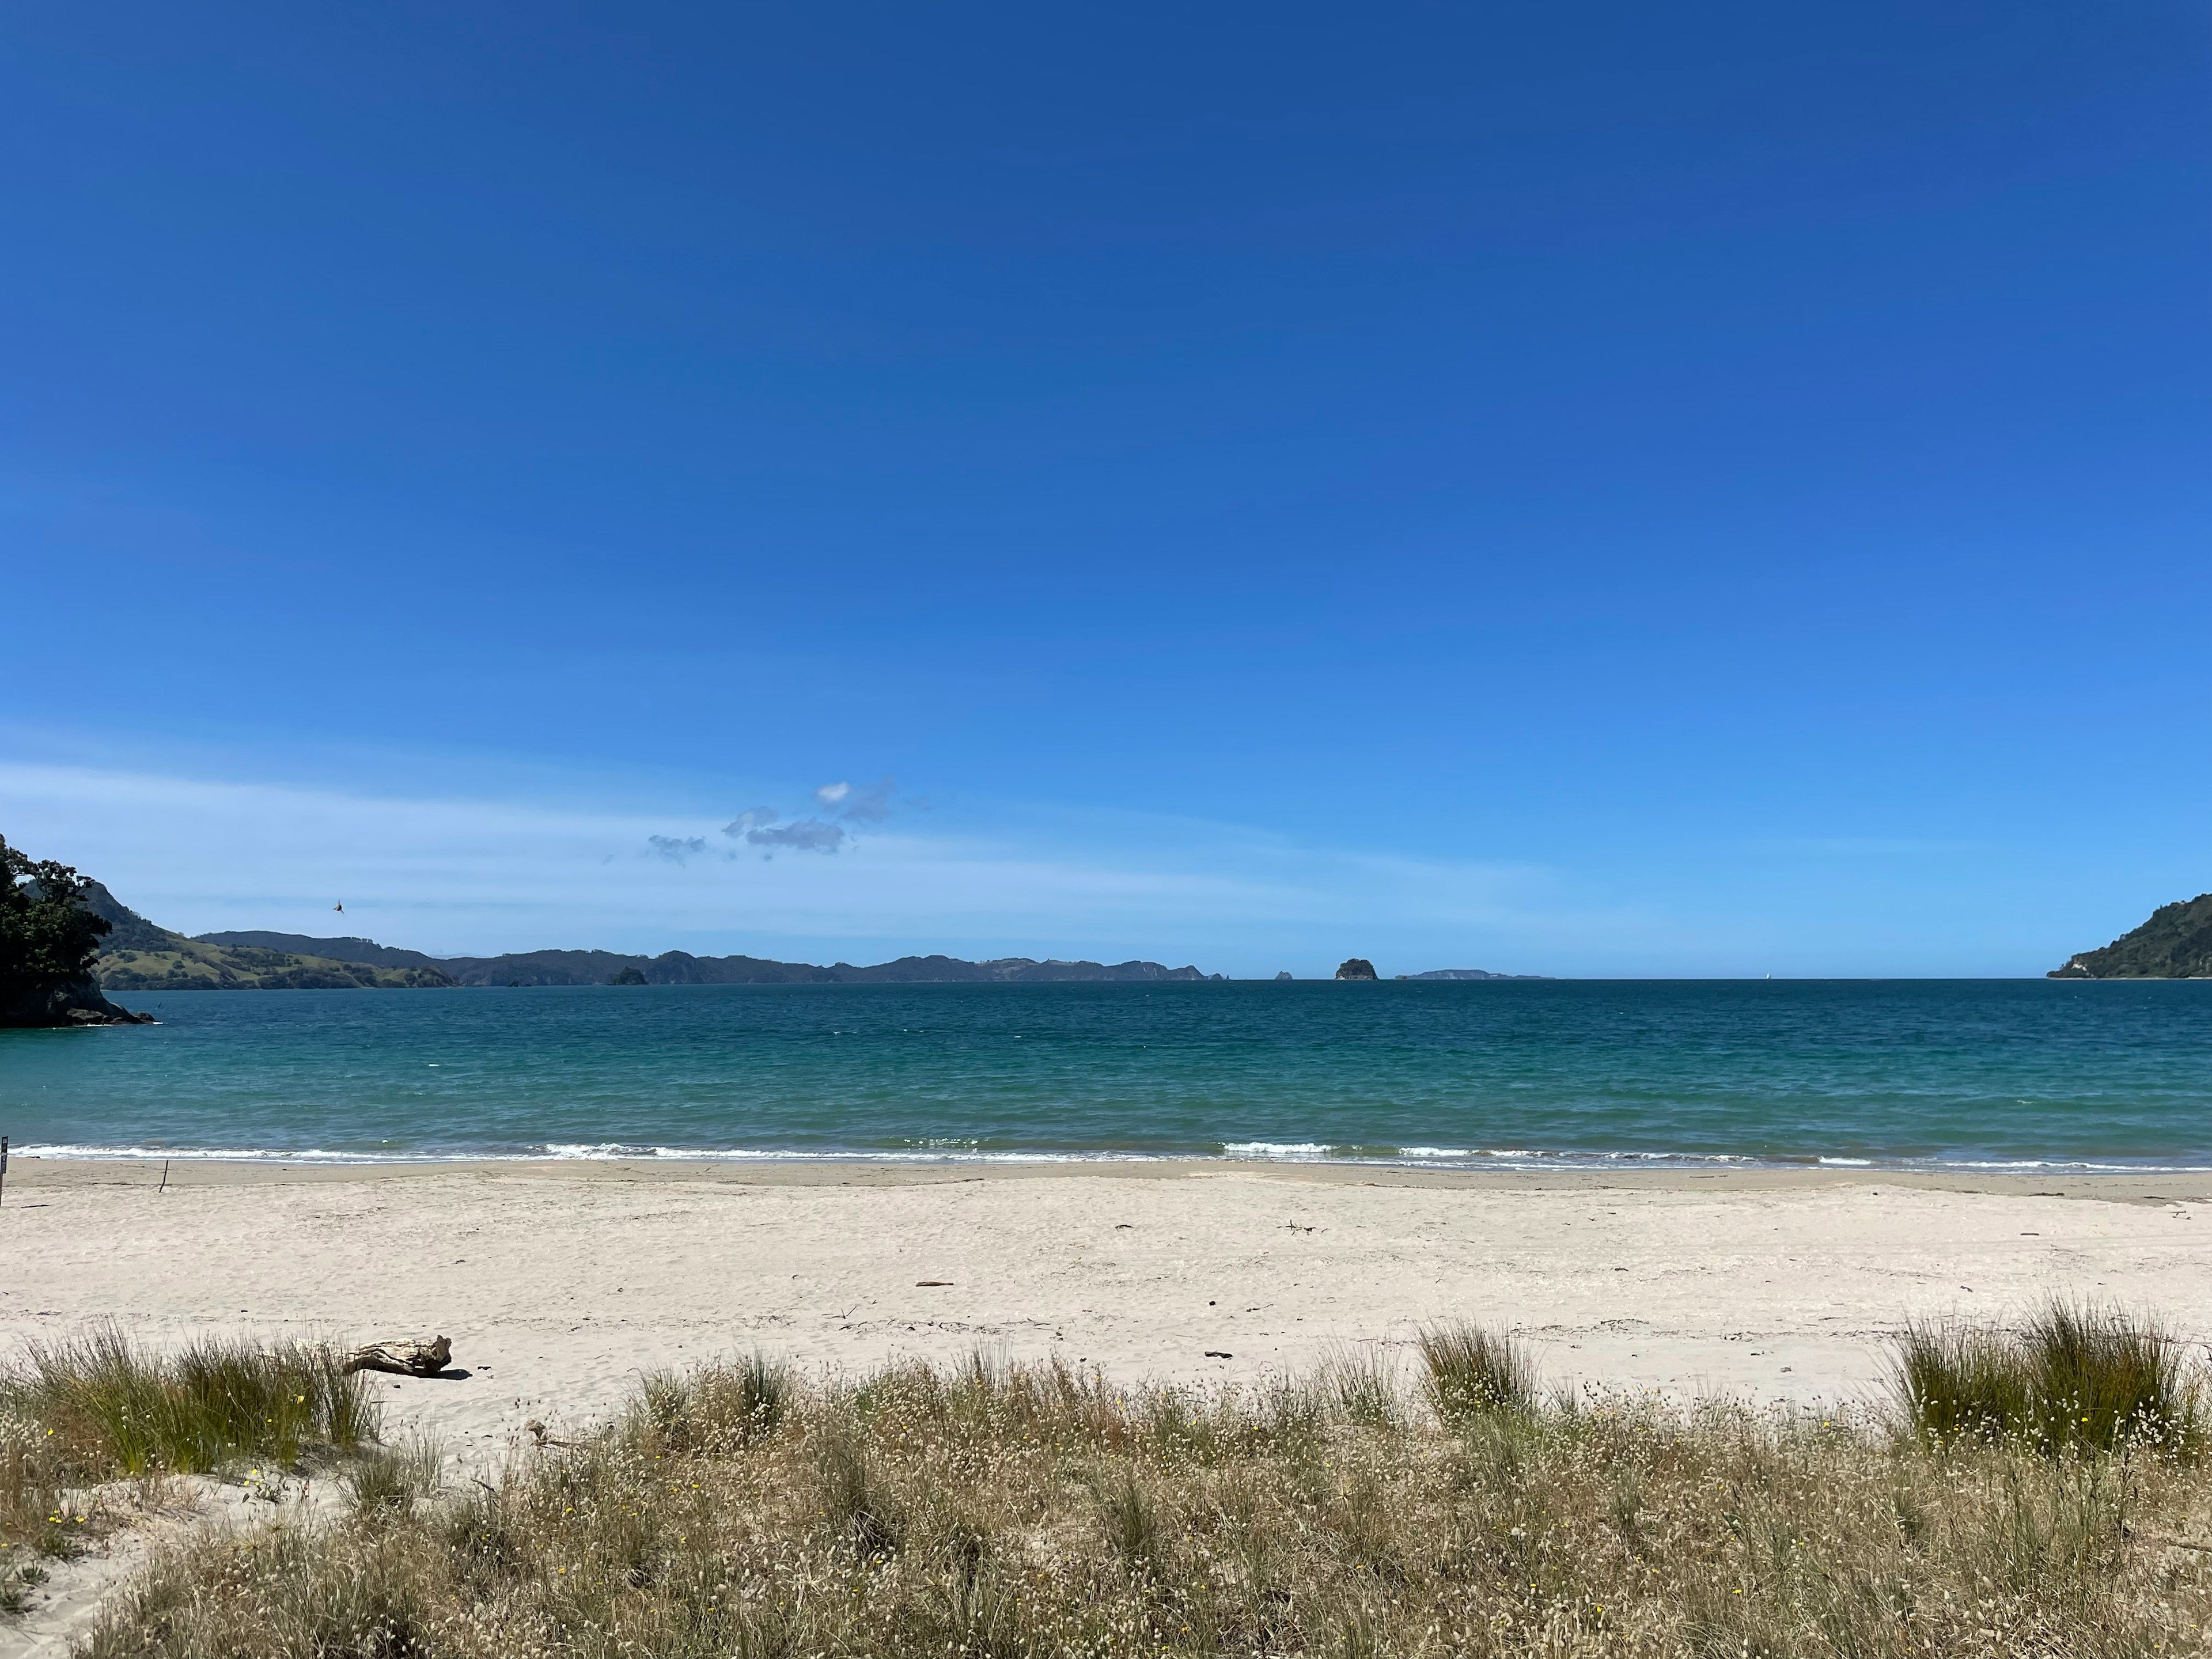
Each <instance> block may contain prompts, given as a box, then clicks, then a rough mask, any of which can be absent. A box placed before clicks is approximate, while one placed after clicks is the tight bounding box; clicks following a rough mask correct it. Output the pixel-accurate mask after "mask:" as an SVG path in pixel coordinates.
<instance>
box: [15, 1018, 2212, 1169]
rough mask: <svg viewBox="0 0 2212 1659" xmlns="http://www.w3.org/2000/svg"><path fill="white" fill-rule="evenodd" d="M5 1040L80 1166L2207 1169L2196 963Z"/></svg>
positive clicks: (18, 1128)
mask: <svg viewBox="0 0 2212 1659" xmlns="http://www.w3.org/2000/svg"><path fill="white" fill-rule="evenodd" d="M130 1000H131V1003H132V1005H133V1006H143V1007H145V1008H148V1009H150V1010H151V1011H152V1012H155V1014H157V1015H158V1016H159V1017H160V1018H161V1024H158V1025H153V1026H139V1027H128V1028H118V1029H113V1030H81V1031H80V1030H72V1031H52V1032H43V1031H7V1032H0V1133H6V1134H8V1135H9V1136H11V1137H12V1138H13V1139H14V1141H15V1145H16V1146H18V1147H21V1148H24V1149H26V1150H49V1151H51V1150H58V1149H70V1150H73V1151H75V1152H78V1153H80V1154H93V1153H97V1152H143V1153H152V1154H155V1155H157V1156H159V1155H163V1154H190V1153H196V1152H197V1153H205V1152H230V1153H238V1152H253V1153H259V1154H265V1155H270V1156H283V1157H287V1158H304V1157H310V1156H321V1157H359V1158H403V1157H423V1156H430V1157H444V1156H457V1155H476V1156H483V1155H495V1156H544V1155H545V1154H547V1153H548V1152H555V1153H558V1154H561V1155H564V1156H617V1155H624V1156H642V1155H657V1156H666V1157H680V1156H693V1157H708V1156H721V1157H737V1156H744V1155H753V1156H782V1157H789V1156H805V1155H810V1154H811V1155H828V1154H847V1155H850V1154H856V1153H857V1154H863V1155H868V1156H875V1157H889V1158H937V1157H969V1158H975V1157H994V1156H999V1157H1097V1156H1121V1157H1145V1156H1186V1157H1187V1156H1200V1157H1247V1158H1317V1157H1336V1158H1387V1159H1405V1160H1409V1161H1417V1162H1421V1163H1425V1164H1483V1165H1496V1164H1528V1163H1542V1164H1550V1163H1570V1162H1589V1163H1601V1162H1610V1161H1613V1160H1618V1159H1625V1158H1632V1159H1719V1158H1745V1159H1759V1160H1801V1161H1811V1160H1818V1159H1823V1158H1826V1159H1838V1160H1850V1159H1858V1160H1866V1161H1869V1162H1872V1163H1877V1164H1889V1163H1897V1164H1906V1163H1919V1162H1927V1161H1938V1162H1954V1163H1962V1164H1984V1165H1989V1164H2023V1165H2025V1164H2063V1165H2077V1166H2081V1165H2088V1166H2095V1165H2124V1166H2139V1165H2149V1166H2168V1167H2170V1166H2176V1165H2184V1166H2212V983H2208V982H2184V983H2174V982H2159V983H2141V982H2137V983H2109V982H2108V983H2084V982H2080V981H2074V982H2063V981H2062V982H2051V981H2010V980H2008V981H1788V982H1780V981H1753V982H1737V981H1719V982H1716V981H1656V982H1655V981H1612V982H1600V981H1515V982H1504V983H1488V984H1481V983H1474V984H1470V983H1456V984H1454V983H1427V984H1409V983H1391V982H1386V983H1383V984H1379V985H1336V984H1329V983H1319V982H1311V981H1309V982H1303V983H1298V984H1290V985H1274V984H1255V983H1231V984H1218V985H1213V984H1206V985H1152V986H1135V985H1034V986H951V985H945V986H935V985H932V986H700V987H653V988H650V989H642V990H617V989H612V988H605V987H590V988H575V989H541V990H504V991H493V990H479V991H385V992H375V991H278V992H231V993H206V992H200V993H192V992H168V993H149V994H139V995H134V996H133V997H131V999H130Z"/></svg>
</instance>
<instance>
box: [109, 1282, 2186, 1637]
mask: <svg viewBox="0 0 2212 1659" xmlns="http://www.w3.org/2000/svg"><path fill="white" fill-rule="evenodd" d="M2112 1328H2113V1327H2112V1324H2111V1322H2109V1321H2108V1322H2106V1323H2104V1324H2102V1325H2100V1326H2097V1327H2095V1328H2094V1329H2095V1330H2096V1331H2101V1332H2103V1333H2105V1334H2107V1335H2108V1334H2110V1332H2111V1331H2112ZM2131 1328H2132V1329H2136V1330H2140V1329H2141V1328H2140V1327H2131ZM2082 1334H2083V1332H2082V1331H2081V1330H2078V1329H2077V1330H2075V1331H2073V1332H2072V1333H2071V1334H2064V1333H2060V1332H2057V1330H2055V1329H2053V1330H2051V1331H2047V1332H2046V1333H2045V1336H2044V1337H2043V1338H2042V1339H2039V1340H2041V1341H2043V1343H2044V1347H2043V1348H2042V1349H2039V1352H2043V1353H2045V1364H2046V1366H2047V1369H2046V1370H2045V1371H2044V1372H2043V1373H2040V1375H2042V1376H2045V1377H2046V1378H2051V1377H2056V1376H2058V1375H2060V1371H2059V1369H2058V1367H2059V1365H2060V1364H2061V1362H2060V1360H2058V1359H2057V1358H2051V1350H2052V1349H2053V1348H2054V1347H2056V1346H2059V1345H2061V1344H2063V1342H2067V1341H2075V1340H2076V1339H2078V1338H2080V1337H2081V1336H2082ZM2100 1340H2102V1339H2101V1338H2100ZM2076 1346H2077V1348H2080V1347H2081V1344H2079V1343H2078V1342H2077V1343H2076ZM2096 1346H2097V1345H2096V1343H2095V1342H2091V1343H2089V1344H2087V1350H2095V1349H2096ZM1420 1355H1421V1359H1422V1372H1423V1375H1422V1376H1417V1377H1416V1378H1415V1379H1414V1383H1415V1387H1414V1388H1413V1389H1412V1390H1411V1391H1408V1392H1407V1393H1403V1394H1401V1395H1399V1396H1398V1397H1397V1398H1395V1400H1393V1401H1390V1402H1389V1404H1388V1406H1387V1408H1385V1409H1377V1405H1376V1398H1375V1394H1374V1390H1375V1389H1376V1387H1377V1386H1380V1385H1381V1381H1382V1378H1383V1376H1384V1375H1385V1373H1384V1372H1383V1371H1380V1370H1369V1371H1366V1372H1365V1373H1364V1374H1355V1375H1353V1376H1352V1380H1351V1381H1350V1382H1349V1383H1347V1381H1346V1377H1347V1371H1346V1368H1345V1367H1343V1366H1341V1365H1338V1366H1335V1367H1333V1368H1330V1369H1327V1370H1322V1371H1321V1372H1318V1373H1316V1374H1313V1375H1309V1376H1299V1377H1291V1378H1281V1379H1276V1380H1274V1381H1271V1382H1269V1383H1266V1384H1265V1385H1263V1386H1260V1387H1243V1388H1240V1387H1236V1386H1226V1385H1225V1386H1221V1387H1218V1388H1210V1389H1195V1388H1188V1387H1173V1386H1167V1385H1157V1386H1149V1387H1131V1388H1124V1387H1120V1386H1117V1385H1115V1384H1114V1383H1110V1382H1109V1381H1108V1380H1107V1379H1106V1378H1104V1377H1103V1376H1100V1375H1099V1374H1098V1373H1097V1372H1095V1371H1089V1370H1077V1369H1074V1368H1072V1367H1069V1366H1066V1365H1064V1364H1056V1363H1047V1364H1034V1365H1031V1364H1009V1363H1006V1362H1005V1361H1002V1360H994V1359H988V1358H984V1357H981V1356H978V1357H976V1358H974V1359H973V1360H971V1361H969V1362H968V1363H966V1364H960V1365H957V1366H954V1367H951V1368H949V1369H933V1368H931V1367H928V1366H925V1365H921V1364H899V1365H895V1366H891V1367H889V1368H886V1369H884V1370H878V1371H875V1372H872V1373H869V1374H866V1375H865V1376H860V1377H858V1378H843V1377H839V1376H834V1375H823V1376H808V1377H805V1378H801V1377H799V1376H796V1375H793V1374H792V1373H790V1372H787V1371H785V1370H782V1369H781V1368H780V1367H777V1366H775V1365H774V1364H771V1363H769V1362H767V1361H760V1360H756V1361H751V1362H740V1363H738V1364H733V1365H731V1366H727V1367H721V1368H710V1369H709V1370H706V1371H702V1372H696V1373H693V1374H691V1375H690V1376H684V1377H678V1376H662V1377H658V1378H654V1379H653V1380H651V1381H650V1382H648V1383H647V1384H646V1385H645V1386H644V1387H643V1388H641V1389H640V1391H639V1393H638V1395H637V1396H636V1398H635V1400H634V1401H633V1402H632V1404H631V1405H630V1407H629V1408H628V1410H627V1411H626V1412H625V1413H623V1414H622V1415H621V1416H620V1417H619V1418H618V1419H617V1420H615V1421H613V1422H611V1423H609V1424H607V1425H605V1426H603V1427H601V1428H599V1429H598V1430H595V1431H591V1432H589V1433H586V1434H585V1435H582V1436H580V1437H577V1438H574V1439H573V1440H557V1439H547V1440H545V1441H544V1443H543V1444H541V1445H538V1446H526V1447H524V1448H523V1449H521V1450H520V1453H519V1454H518V1455H517V1457H516V1458H515V1460H513V1462H510V1463H509V1464H508V1465H507V1467H505V1468H503V1469H501V1470H497V1471H487V1472H486V1473H487V1474H488V1475H491V1474H495V1476H496V1478H495V1479H487V1480H471V1481H468V1482H455V1483H453V1490H452V1491H451V1492H447V1493H446V1494H445V1495H443V1496H442V1497H441V1498H438V1499H437V1500H436V1501H430V1502H425V1501H422V1499H423V1498H424V1497H425V1496H427V1495H428V1493H427V1491H426V1490H425V1489H423V1488H422V1487H421V1486H419V1485H417V1486H407V1485H405V1484H404V1482H402V1483H400V1484H397V1485H388V1486H381V1487H378V1488H376V1490H378V1491H380V1492H386V1493H387V1494H389V1495H387V1496H384V1497H380V1498H378V1499H377V1500H376V1501H375V1502H374V1503H357V1504H356V1506H355V1507H354V1509H353V1510H351V1511H349V1512H348V1513H346V1514H344V1515H343V1516H339V1517H337V1518H335V1519H331V1520H327V1521H324V1522H313V1523H304V1524H294V1525H289V1526H286V1527H283V1528H274V1529H269V1530H266V1531H264V1532H263V1533H259V1534H253V1535H252V1536H243V1537H241V1536H235V1535H223V1534H205V1535H202V1536H198V1537H196V1538H194V1539H191V1540H189V1541H185V1542H183V1543H181V1544H179V1545H178V1546H176V1547H173V1548H170V1549H168V1550H167V1551H165V1552H163V1553H161V1554H159V1555H158V1556H157V1557H156V1558H155V1560H154V1562H153V1563H152V1565H150V1567H149V1570H148V1571H146V1572H145V1573H143V1575H142V1577H140V1578H139V1579H138V1580H137V1583H136V1584H135V1586H134V1587H133V1589H131V1592H130V1594H129V1595H128V1596H127V1597H125V1599H124V1600H122V1601H120V1602H119V1603H118V1605H117V1606H116V1607H113V1608H112V1611H111V1612H110V1613H109V1614H108V1615H107V1617H106V1620H105V1622H104V1623H102V1624H101V1625H100V1626H99V1627H98V1628H96V1629H95V1630H94V1631H93V1632H91V1633H90V1634H89V1635H88V1638H86V1643H85V1646H84V1648H83V1650H82V1651H83V1653H84V1654H85V1655H86V1656H87V1659H125V1656H131V1659H186V1656H202V1655H212V1654H222V1655H226V1656H237V1659H307V1656H322V1655H335V1654H351V1655H368V1654H377V1655H386V1656H392V1655H400V1654H426V1655H428V1654H436V1655H451V1656H456V1659H476V1656H483V1659H494V1656H496V1659H508V1656H515V1655H529V1656H533V1659H569V1656H575V1659H585V1656H590V1659H600V1656H614V1655H619V1654H638V1655H653V1656H671V1659H676V1656H707V1655H732V1654H736V1655H745V1656H784V1655H791V1656H796V1655H800V1654H823V1655H831V1654H835V1655H851V1656H867V1655H882V1656H915V1659H920V1656H923V1655H929V1656H945V1655H948V1654H951V1655H966V1656H1008V1659H1012V1656H1047V1655H1052V1656H1071V1659H1072V1656H1079V1655H1080V1656H1096V1659H1118V1656H1127V1659H1139V1656H1142V1659H1161V1656H1163V1655H1170V1656H1199V1655H1214V1654H1231V1653H1234V1654H1297V1655H1306V1654H1312V1655H1322V1654H1328V1655H1376V1656H1380V1655H1398V1654H1404V1655H1414V1654H1425V1655H1447V1654H1449V1655H1462V1654H1466V1655H1497V1656H1505V1655H1515V1656H1519V1655H1526V1654H1532V1653H1545V1654H1557V1655H1568V1654H1576V1655H1592V1656H1595V1655H1623V1656H1628V1655H1635V1656H1645V1655H1649V1656H1655V1659H1656V1656H1662V1655H1664V1656H1703V1655H1716V1656H1717V1655H1723V1654H1728V1655H1742V1654H1752V1655H1798V1654H1804V1655H1816V1654H1817V1655H1856V1656H1900V1659H1901V1656H1937V1655H1942V1656H1954V1655H1963V1656H1990V1659H1995V1656H2000V1655H2002V1656H2008V1659H2009V1656H2015V1655H2021V1654H2043V1655H2061V1654H2099V1655H2136V1654H2140V1655H2144V1656H2148V1655H2151V1654H2155V1653H2171V1652H2191V1651H2194V1652H2202V1651H2204V1650H2205V1648H2206V1643H2207V1638H2206V1635H2205V1632H2206V1628H2207V1626H2212V1554H2208V1553H2206V1551H2205V1550H2204V1549H2203V1548H2202V1547H2200V1546H2204V1545H2208V1544H2212V1492H2208V1491H2207V1489H2206V1486H2205V1484H2204V1482H2203V1480H2202V1479H2201V1478H2200V1476H2199V1474H2198V1473H2197V1468H2196V1467H2195V1466H2194V1465H2193V1464H2192V1462H2191V1461H2190V1459H2189V1457H2188V1456H2187V1455H2185V1454H2183V1453H2182V1452H2181V1451H2180V1449H2179V1448H2178V1447H2177V1446H2176V1445H2174V1444H2172V1443H2166V1442H2158V1441H2154V1440H2152V1439H2150V1438H2148V1437H2136V1436H2131V1435H2128V1434H2116V1435H2114V1436H2112V1437H2111V1438H2110V1439H2109V1440H2106V1441H2100V1440H2099V1439H2097V1438H2095V1437H2071V1438H2065V1439H2061V1438H2058V1437H2056V1436H2051V1437H2045V1438H2044V1439H2041V1440H2038V1439H2035V1438H2034V1437H2031V1436H2027V1435H2023V1434H2018V1433H2002V1434H1996V1435H1986V1434H1983V1433H1981V1432H1978V1431H1973V1432H1965V1433H1946V1434H1943V1435H1942V1436H1940V1437H1931V1436H1928V1435H1923V1434H1919V1433H1905V1432H1899V1431H1898V1425H1897V1423H1896V1421H1895V1420H1894V1418H1893V1415H1892V1414H1891V1413H1889V1411H1888V1408H1887V1407H1881V1406H1877V1405H1874V1404H1869V1406H1868V1407H1864V1408H1863V1409H1862V1410H1860V1411H1857V1412H1853V1413H1839V1412H1835V1411H1826V1412H1822V1411H1808V1410H1805V1409H1802V1408H1800V1407H1771V1408H1760V1407H1753V1406H1750V1405H1747V1404H1744V1403H1741V1402H1728V1401H1705V1402H1702V1403H1694V1404H1680V1403H1673V1402H1669V1401H1667V1400H1665V1399H1662V1398H1661V1397H1658V1396H1656V1395H1631V1394H1623V1393H1618V1392H1608V1391H1604V1390H1598V1391H1595V1392H1586V1393H1585V1394H1584V1395H1583V1396H1582V1397H1580V1398H1579V1399H1578V1400H1577V1401H1576V1402H1575V1403H1574V1404H1573V1405H1572V1407H1571V1408H1570V1407H1569V1406H1568V1405H1567V1404H1566V1403H1565V1401H1562V1400H1560V1399H1558V1398H1553V1399H1550V1400H1546V1399H1543V1398H1541V1397H1540V1395H1538V1393H1537V1391H1536V1389H1535V1386H1534V1370H1533V1367H1532V1366H1531V1365H1530V1364H1528V1355H1527V1353H1526V1352H1525V1351H1524V1350H1522V1349H1520V1348H1518V1347H1516V1346H1515V1345H1513V1344H1511V1343H1510V1342H1508V1341H1506V1340H1504V1339H1503V1338H1502V1337H1500V1336H1498V1334H1495V1333H1488V1332H1483V1331H1480V1330H1479V1329H1477V1328H1467V1327H1455V1328H1440V1329H1438V1330H1437V1331H1433V1332H1431V1333H1428V1334H1425V1338H1424V1340H1423V1342H1422V1344H1421V1345H1420ZM2096 1363H2101V1362H2096ZM2114 1409H2115V1410H2116V1411H2117V1410H2118V1407H2117V1406H2116V1407H2114ZM2091 1415H2093V1413H2091ZM418 1468H419V1465H418ZM375 1479H376V1480H385V1479H386V1477H385V1476H383V1475H379V1476H377V1477H375ZM359 1490H360V1488H359V1487H358V1486H356V1491H359ZM403 1494H404V1495H403Z"/></svg>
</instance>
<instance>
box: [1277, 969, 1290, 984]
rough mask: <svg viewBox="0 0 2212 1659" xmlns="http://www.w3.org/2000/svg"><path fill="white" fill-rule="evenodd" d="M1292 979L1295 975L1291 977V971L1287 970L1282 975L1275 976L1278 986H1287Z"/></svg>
mask: <svg viewBox="0 0 2212 1659" xmlns="http://www.w3.org/2000/svg"><path fill="white" fill-rule="evenodd" d="M1292 977H1293V975H1291V970H1290V969H1287V968H1285V969H1283V971H1282V972H1281V973H1279V974H1278V975H1275V983H1276V984H1278V985H1284V984H1287V983H1289V982H1290V981H1291V978H1292Z"/></svg>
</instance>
